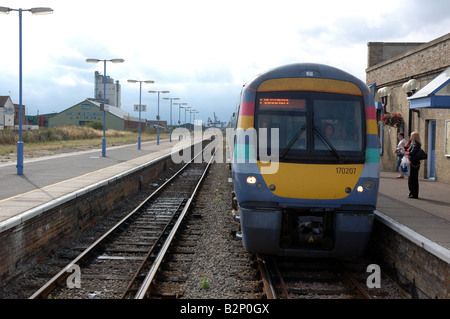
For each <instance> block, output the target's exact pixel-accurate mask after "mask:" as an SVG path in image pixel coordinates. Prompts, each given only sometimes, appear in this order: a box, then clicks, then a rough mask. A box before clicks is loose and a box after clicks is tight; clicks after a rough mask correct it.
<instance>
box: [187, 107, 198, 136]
mask: <svg viewBox="0 0 450 319" xmlns="http://www.w3.org/2000/svg"><path fill="white" fill-rule="evenodd" d="M194 112H197V111H196V110H194V109H192V110H189V127H193V125H192V113H194ZM192 131H194V130H192Z"/></svg>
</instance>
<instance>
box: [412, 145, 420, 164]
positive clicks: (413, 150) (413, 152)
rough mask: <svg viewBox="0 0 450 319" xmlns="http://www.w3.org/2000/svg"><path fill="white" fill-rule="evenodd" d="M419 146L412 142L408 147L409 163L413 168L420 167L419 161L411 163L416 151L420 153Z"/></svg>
mask: <svg viewBox="0 0 450 319" xmlns="http://www.w3.org/2000/svg"><path fill="white" fill-rule="evenodd" d="M420 148H421V145H420V143H419V142H414V143H412V144H411V146H410V147H409V159H410V161H411V164H412V165H414V166H417V165H420V161H413V160H412V159H411V157H414V156H415V155H416V154H417V152H418V151H420Z"/></svg>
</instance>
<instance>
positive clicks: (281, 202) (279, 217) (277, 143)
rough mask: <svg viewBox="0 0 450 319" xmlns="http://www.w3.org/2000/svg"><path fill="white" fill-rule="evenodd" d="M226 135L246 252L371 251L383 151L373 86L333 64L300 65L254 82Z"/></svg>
mask: <svg viewBox="0 0 450 319" xmlns="http://www.w3.org/2000/svg"><path fill="white" fill-rule="evenodd" d="M232 126H233V132H234V134H232V135H231V136H232V137H230V138H229V139H230V140H229V141H228V143H229V144H228V145H229V146H228V147H229V153H230V154H229V156H230V162H231V164H230V167H231V174H232V181H233V187H234V192H235V197H236V199H237V204H238V205H237V206H238V211H239V213H238V214H239V215H238V219H239V221H240V236H241V238H242V243H243V246H244V248H245V249H246V250H247V251H250V252H255V253H261V254H267V255H277V256H298V257H312V258H313V257H318V258H321V257H336V258H340V257H356V256H361V255H363V254H364V252H365V250H366V248H367V244H368V242H369V239H370V235H371V232H372V228H373V222H374V210H375V208H376V203H377V197H378V188H379V179H380V164H379V163H380V155H379V146H378V145H379V143H378V128H377V117H376V109H375V106H374V94H373V92H372V91H371V90H370V89H369V87H368V86H367V85H366V84H365V83H364V82H362V81H361V80H359V79H358V78H356V77H355V76H353V75H351V74H349V73H347V72H345V71H343V70H341V69H338V68H335V67H332V66H328V65H323V64H315V63H295V64H289V65H284V66H280V67H276V68H273V69H271V70H268V71H266V72H263V73H261V74H259V75H257V76H256V77H255V78H254V79H252V80H251V81H249V82H247V83H246V84H245V85H244V86H243V88H242V90H241V94H240V97H239V102H238V103H237V108H236V112H235V113H234V114H233V118H232Z"/></svg>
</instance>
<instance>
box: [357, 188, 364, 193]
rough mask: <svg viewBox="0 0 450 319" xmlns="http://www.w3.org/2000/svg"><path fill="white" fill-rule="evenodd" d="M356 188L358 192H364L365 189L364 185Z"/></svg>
mask: <svg viewBox="0 0 450 319" xmlns="http://www.w3.org/2000/svg"><path fill="white" fill-rule="evenodd" d="M356 190H357V191H358V193H362V192H363V190H364V188H363V187H362V186H358V187H357V188H356Z"/></svg>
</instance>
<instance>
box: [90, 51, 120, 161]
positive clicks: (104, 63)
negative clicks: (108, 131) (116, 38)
mask: <svg viewBox="0 0 450 319" xmlns="http://www.w3.org/2000/svg"><path fill="white" fill-rule="evenodd" d="M101 61H103V138H102V156H103V157H105V156H106V136H105V127H106V62H112V63H123V62H125V60H124V59H111V60H100V59H86V62H88V63H98V62H101Z"/></svg>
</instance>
